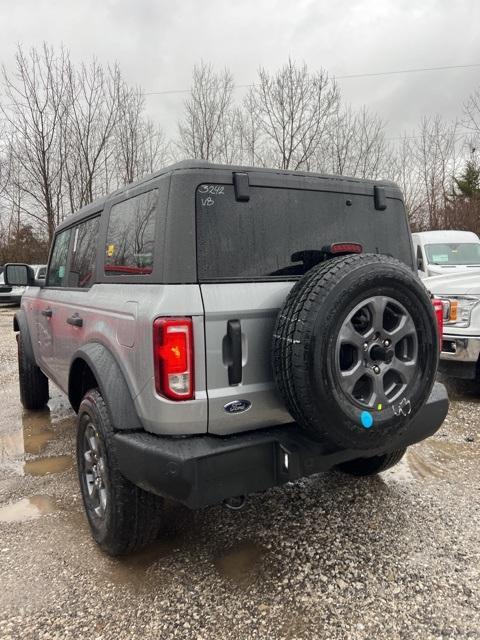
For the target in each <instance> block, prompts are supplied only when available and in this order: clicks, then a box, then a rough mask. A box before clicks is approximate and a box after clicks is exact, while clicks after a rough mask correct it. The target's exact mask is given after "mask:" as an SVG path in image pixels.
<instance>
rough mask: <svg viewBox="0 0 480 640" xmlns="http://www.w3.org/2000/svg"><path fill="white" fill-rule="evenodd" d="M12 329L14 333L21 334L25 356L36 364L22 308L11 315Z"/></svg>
mask: <svg viewBox="0 0 480 640" xmlns="http://www.w3.org/2000/svg"><path fill="white" fill-rule="evenodd" d="M13 330H14V331H15V333H21V334H22V340H23V349H24V351H25V353H26V355H27V357H28V358H29V359H30V360H31V361H32V362H35V364H36V361H35V354H34V352H33V346H32V338H31V336H30V329H29V328H28V322H27V317H26V315H25V311H23V309H20V310H19V311H17V312H16V313H15V315H14V316H13ZM17 340H18V336H17Z"/></svg>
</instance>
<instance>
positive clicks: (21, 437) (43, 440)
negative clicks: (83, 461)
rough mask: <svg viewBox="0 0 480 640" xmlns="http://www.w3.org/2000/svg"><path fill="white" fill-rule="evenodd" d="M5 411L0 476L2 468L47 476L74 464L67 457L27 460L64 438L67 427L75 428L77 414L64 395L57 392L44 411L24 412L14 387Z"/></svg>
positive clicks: (6, 402) (8, 397)
mask: <svg viewBox="0 0 480 640" xmlns="http://www.w3.org/2000/svg"><path fill="white" fill-rule="evenodd" d="M2 413H4V414H5V415H4V417H3V420H2V424H1V425H0V475H1V472H2V471H6V472H9V473H14V474H15V475H24V474H33V475H44V474H45V473H57V472H59V471H65V470H67V469H69V468H70V467H71V466H72V463H71V459H70V458H69V457H68V456H56V457H54V458H44V459H40V460H37V459H35V460H28V461H25V457H26V455H27V454H30V455H38V454H41V453H43V452H44V451H45V449H46V447H47V445H48V444H49V443H50V442H52V441H53V440H55V439H57V438H59V437H61V435H62V434H63V428H64V427H65V428H67V429H68V428H69V427H73V425H74V420H75V416H74V414H73V412H72V411H71V409H70V408H69V407H68V403H67V402H66V400H65V399H64V398H63V396H60V395H58V396H57V395H54V397H53V398H52V399H51V400H50V407H47V408H46V409H45V410H43V411H35V412H33V411H25V412H24V411H22V408H21V405H20V400H19V399H18V392H16V391H15V390H14V389H12V393H11V394H8V395H7V396H6V398H5V402H4V406H2ZM67 458H68V462H67Z"/></svg>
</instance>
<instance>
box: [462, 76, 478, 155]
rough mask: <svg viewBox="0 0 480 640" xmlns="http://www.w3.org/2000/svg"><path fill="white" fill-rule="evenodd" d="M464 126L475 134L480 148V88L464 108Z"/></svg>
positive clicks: (470, 97)
mask: <svg viewBox="0 0 480 640" xmlns="http://www.w3.org/2000/svg"><path fill="white" fill-rule="evenodd" d="M463 124H464V125H465V126H466V127H467V128H468V129H470V131H472V132H473V135H474V137H475V141H476V143H477V146H478V145H479V144H480V87H478V88H477V89H476V90H475V91H473V93H472V94H471V95H470V96H469V98H468V100H467V102H466V103H465V104H464V106H463Z"/></svg>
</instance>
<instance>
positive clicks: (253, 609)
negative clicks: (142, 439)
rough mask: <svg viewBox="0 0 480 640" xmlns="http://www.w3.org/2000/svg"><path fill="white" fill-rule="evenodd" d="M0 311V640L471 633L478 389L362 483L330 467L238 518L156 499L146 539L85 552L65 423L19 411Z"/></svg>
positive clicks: (479, 450) (475, 633)
mask: <svg viewBox="0 0 480 640" xmlns="http://www.w3.org/2000/svg"><path fill="white" fill-rule="evenodd" d="M11 319H12V310H11V309H0V575H1V590H0V637H1V638H2V639H3V640H7V639H8V640H9V639H13V638H15V639H17V638H28V639H29V640H36V639H46V638H55V639H61V640H64V639H67V638H74V639H75V640H82V639H84V638H85V639H86V638H88V639H90V640H94V639H98V640H100V639H115V640H122V639H127V638H128V639H131V638H142V639H146V640H150V639H161V640H167V639H169V638H182V639H190V638H195V639H197V640H200V639H204V640H206V639H210V638H212V639H213V638H215V639H217V638H218V639H223V638H232V639H233V638H235V639H237V638H238V639H242V640H243V639H247V638H248V639H251V638H265V639H269V640H274V639H277V638H285V639H287V638H288V639H292V640H293V639H295V638H298V639H300V638H301V639H303V638H328V639H329V640H330V639H331V640H334V639H340V638H341V639H348V640H350V639H359V640H360V639H367V638H368V639H373V638H381V639H382V640H389V639H392V640H393V639H397V638H398V639H400V638H402V639H403V638H404V639H408V640H412V639H415V638H419V639H421V640H428V639H430V638H480V593H479V584H480V539H479V531H480V528H479V525H480V510H479V507H480V466H479V464H478V463H479V461H480V427H479V418H480V391H479V390H478V389H476V388H474V387H473V386H471V387H468V386H466V385H461V386H460V385H457V386H456V387H453V386H452V387H451V389H450V391H451V397H452V403H451V410H450V414H449V416H448V419H447V421H446V423H445V425H444V426H443V427H442V429H441V431H440V432H439V433H438V434H437V435H436V436H435V437H433V438H431V439H430V440H428V441H426V442H424V443H421V444H419V445H416V446H415V447H412V448H411V449H410V450H409V452H408V454H407V456H406V458H405V459H404V460H403V461H402V462H401V463H400V464H399V465H398V467H396V468H395V469H394V470H391V471H388V472H386V473H384V474H382V475H381V476H378V477H376V478H371V479H363V480H358V479H352V478H349V477H345V476H342V475H340V474H337V473H330V474H326V475H321V476H316V477H313V478H310V479H308V480H304V481H301V482H297V483H294V484H289V485H287V486H284V487H282V488H277V489H273V490H271V491H268V492H266V493H265V494H262V495H255V496H252V497H251V498H250V499H249V500H248V502H247V505H246V507H245V508H244V510H243V511H241V512H230V511H227V510H225V509H223V508H222V507H214V508H209V509H205V510H203V511H199V512H196V513H191V512H189V511H188V510H186V509H183V508H181V507H179V506H176V505H169V509H168V511H169V517H168V520H169V526H168V529H167V531H166V534H165V535H164V536H163V538H162V540H160V541H159V542H158V543H157V544H155V545H153V546H152V547H150V548H148V549H147V550H145V551H144V552H142V553H139V554H137V555H134V556H132V557H130V558H127V559H124V560H112V559H110V558H108V557H106V556H104V555H103V554H102V553H100V552H99V551H98V549H97V548H96V546H95V544H94V543H93V542H92V540H91V538H90V535H89V531H88V527H87V523H86V520H85V518H84V516H83V513H82V508H81V503H80V496H79V491H78V487H77V481H76V476H75V469H74V461H73V453H74V425H75V420H74V416H73V414H72V412H71V410H70V409H69V407H68V403H67V400H66V398H65V397H64V396H63V395H62V394H61V393H60V392H59V391H57V390H55V389H52V396H53V397H52V400H51V401H50V410H49V411H45V412H43V413H36V414H34V413H30V414H28V413H22V410H21V408H20V404H19V399H18V386H17V375H16V348H15V341H14V335H13V333H12V332H11Z"/></svg>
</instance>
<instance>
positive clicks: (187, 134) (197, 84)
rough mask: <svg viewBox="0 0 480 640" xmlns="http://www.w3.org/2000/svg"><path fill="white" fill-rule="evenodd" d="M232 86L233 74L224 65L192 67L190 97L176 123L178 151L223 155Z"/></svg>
mask: <svg viewBox="0 0 480 640" xmlns="http://www.w3.org/2000/svg"><path fill="white" fill-rule="evenodd" d="M233 87H234V85H233V77H232V74H231V73H230V71H228V70H227V69H225V70H224V71H223V72H221V73H216V72H215V71H214V69H213V67H212V65H211V64H207V63H205V62H201V63H200V64H199V65H196V66H195V67H194V68H193V84H192V89H191V92H190V97H189V98H188V99H187V100H186V102H185V105H184V107H185V115H184V117H183V119H182V121H181V122H180V123H179V125H178V132H179V140H178V143H177V145H178V149H179V151H180V153H181V154H183V155H184V156H188V157H193V158H200V159H203V160H212V161H215V160H218V159H221V158H222V157H225V148H224V144H225V137H224V135H225V132H226V130H227V129H228V128H229V124H228V123H227V121H226V120H227V119H228V118H231V117H232V116H231V109H232V104H233V95H232V94H233ZM227 155H228V154H227Z"/></svg>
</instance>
